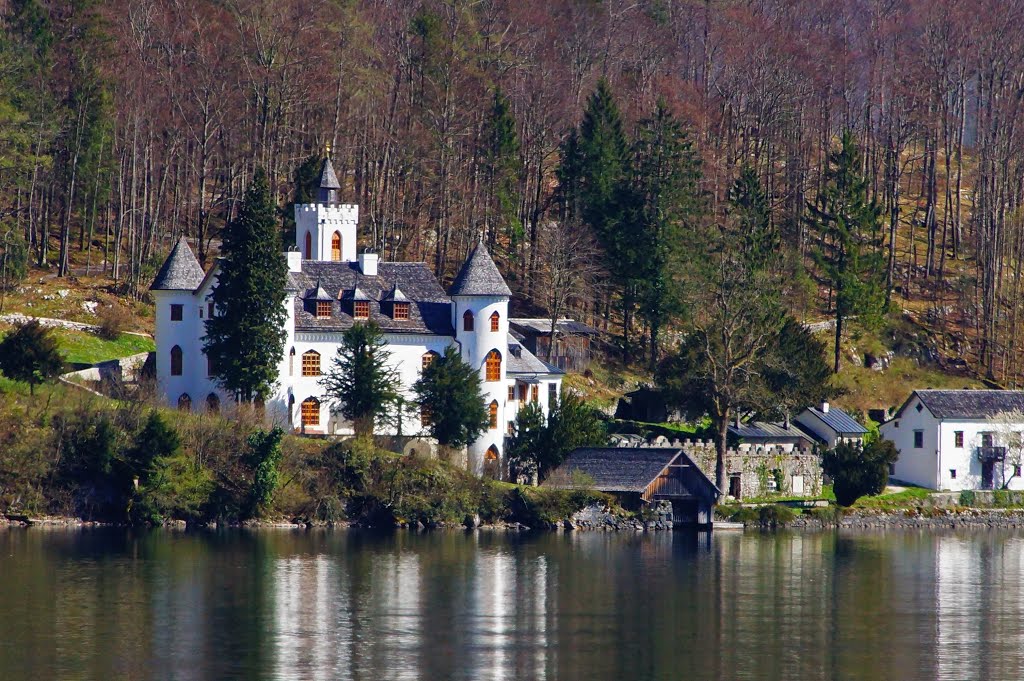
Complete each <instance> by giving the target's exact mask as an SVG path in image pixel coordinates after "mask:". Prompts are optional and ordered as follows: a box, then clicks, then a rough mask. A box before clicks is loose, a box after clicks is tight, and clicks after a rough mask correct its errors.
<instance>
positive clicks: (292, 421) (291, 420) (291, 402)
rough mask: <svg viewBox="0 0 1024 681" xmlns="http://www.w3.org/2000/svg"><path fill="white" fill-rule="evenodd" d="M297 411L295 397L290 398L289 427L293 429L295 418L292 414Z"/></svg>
mask: <svg viewBox="0 0 1024 681" xmlns="http://www.w3.org/2000/svg"><path fill="white" fill-rule="evenodd" d="M294 410H295V395H289V396H288V427H289V428H291V427H292V426H293V425H294V424H295V416H294V415H293V414H292V412H293V411H294Z"/></svg>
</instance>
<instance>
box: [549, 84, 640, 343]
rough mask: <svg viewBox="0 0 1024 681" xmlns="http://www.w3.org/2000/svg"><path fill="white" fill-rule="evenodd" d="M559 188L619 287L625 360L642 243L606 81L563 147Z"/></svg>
mask: <svg viewBox="0 0 1024 681" xmlns="http://www.w3.org/2000/svg"><path fill="white" fill-rule="evenodd" d="M562 153H563V156H562V165H561V168H560V169H559V173H558V175H559V181H560V182H561V183H563V185H564V186H563V188H562V189H561V190H560V191H561V193H562V195H563V202H564V205H565V206H566V207H567V208H568V211H567V212H568V214H569V219H573V218H578V219H579V220H581V221H582V222H583V223H584V224H586V225H587V226H589V227H590V229H591V230H593V233H594V235H595V236H596V237H597V240H598V242H599V243H600V244H601V246H602V248H603V249H604V255H605V263H606V267H607V268H608V272H609V273H610V274H611V277H612V281H613V284H614V287H615V288H616V289H617V290H618V292H619V295H620V298H621V305H622V315H623V351H624V354H625V355H626V358H627V359H628V358H629V355H630V352H631V347H630V341H631V337H632V324H633V315H634V311H635V308H636V303H637V297H638V291H637V280H636V270H637V263H638V261H639V260H640V258H641V257H642V256H641V252H642V247H641V244H640V240H639V239H638V233H637V230H636V229H635V227H634V225H633V223H632V221H631V220H629V219H628V210H627V208H628V206H629V197H630V186H629V181H630V149H629V143H628V142H627V140H626V135H625V133H624V132H623V130H622V116H621V114H620V113H619V109H618V106H617V105H616V104H615V98H614V97H613V96H612V92H611V88H610V86H609V85H608V82H607V81H605V80H603V79H602V80H601V81H599V82H598V84H597V89H596V90H595V91H594V93H593V94H592V95H591V96H590V99H589V100H588V101H587V108H586V110H585V111H584V114H583V120H582V121H581V122H580V126H579V130H578V131H577V132H576V133H574V134H571V135H570V136H569V138H568V139H567V140H566V142H565V143H564V144H563V148H562Z"/></svg>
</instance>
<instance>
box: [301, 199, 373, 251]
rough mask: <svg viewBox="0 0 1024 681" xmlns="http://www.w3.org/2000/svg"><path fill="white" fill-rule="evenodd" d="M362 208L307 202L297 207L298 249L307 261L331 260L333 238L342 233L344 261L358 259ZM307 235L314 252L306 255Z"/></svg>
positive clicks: (349, 205)
mask: <svg viewBox="0 0 1024 681" xmlns="http://www.w3.org/2000/svg"><path fill="white" fill-rule="evenodd" d="M358 224H359V206H355V205H351V204H340V203H333V204H326V203H307V204H300V205H296V206H295V246H296V247H297V248H298V249H299V252H300V253H301V254H302V257H303V259H305V260H331V237H332V236H334V233H335V232H338V233H339V234H341V260H342V261H343V262H353V261H355V259H356V228H357V226H358ZM306 234H310V235H311V244H310V245H311V246H312V249H311V250H312V253H309V254H307V253H306Z"/></svg>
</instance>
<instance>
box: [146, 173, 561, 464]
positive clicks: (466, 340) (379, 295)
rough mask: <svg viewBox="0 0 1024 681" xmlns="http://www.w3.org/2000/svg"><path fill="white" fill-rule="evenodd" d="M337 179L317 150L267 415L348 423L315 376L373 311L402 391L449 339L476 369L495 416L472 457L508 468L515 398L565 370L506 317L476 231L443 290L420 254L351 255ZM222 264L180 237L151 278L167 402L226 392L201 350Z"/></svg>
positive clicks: (305, 422)
mask: <svg viewBox="0 0 1024 681" xmlns="http://www.w3.org/2000/svg"><path fill="white" fill-rule="evenodd" d="M339 186H340V185H339V183H338V180H337V177H336V176H335V173H334V169H333V167H332V166H331V163H330V160H329V159H328V160H326V161H324V165H323V168H322V170H321V177H320V190H319V195H318V197H317V199H318V201H317V203H313V204H305V205H298V206H296V207H295V222H296V229H295V241H296V248H297V249H298V250H297V251H292V252H288V253H286V254H283V255H282V257H283V258H287V262H288V289H287V297H286V300H285V306H286V307H287V310H288V319H287V322H286V325H285V331H286V333H287V341H286V343H285V351H284V354H283V356H282V357H281V360H280V364H279V369H278V379H277V384H276V387H275V392H274V394H273V396H272V398H271V399H270V400H269V401H268V403H267V405H266V408H267V415H268V418H270V419H271V420H272V421H274V422H276V423H278V424H280V425H282V426H285V427H288V428H290V429H292V430H293V431H295V432H302V433H308V434H333V435H347V434H351V433H352V425H351V424H350V423H347V422H345V421H344V420H343V419H342V418H341V417H340V416H339V415H337V414H335V410H333V409H332V407H334V406H336V405H332V404H331V403H330V401H329V400H328V399H327V398H326V397H325V396H324V391H323V389H322V388H321V387H320V385H319V379H320V377H321V375H322V374H323V373H325V372H326V371H328V370H329V369H330V367H331V363H332V361H333V359H334V357H335V356H336V354H337V350H338V347H339V345H340V339H341V334H342V332H343V331H345V329H348V328H349V327H351V326H352V325H353V324H354V323H357V322H360V321H364V320H366V321H369V320H372V321H374V322H376V323H377V324H378V325H379V326H380V327H381V329H382V330H383V331H384V333H385V337H386V340H387V343H388V350H389V351H390V353H391V361H392V362H393V363H394V366H395V368H396V369H397V371H398V372H399V375H400V376H401V383H402V391H403V393H404V395H405V397H407V398H408V400H409V402H410V403H414V402H415V396H414V394H413V392H412V386H413V384H414V383H415V382H416V380H417V379H418V378H419V376H420V373H421V372H422V370H423V368H424V367H425V366H427V365H428V364H429V363H430V362H432V361H433V360H434V358H436V357H438V356H439V355H440V354H441V353H443V352H444V350H445V348H447V347H449V346H451V345H455V346H456V347H458V348H459V350H460V352H461V354H462V358H463V359H464V360H465V361H466V362H468V363H469V364H470V365H471V366H473V367H476V368H477V369H478V370H479V371H480V377H481V379H482V382H483V392H484V394H485V402H486V404H487V408H488V411H489V414H490V428H489V429H488V430H486V431H485V432H484V433H483V435H482V436H481V437H480V438H479V439H478V440H477V441H476V442H474V443H473V444H471V445H470V447H469V451H468V466H469V469H470V470H472V471H474V472H475V473H477V474H482V473H484V472H485V471H486V472H487V473H488V474H491V475H496V474H499V473H500V471H502V470H504V469H505V466H504V457H503V452H504V439H505V434H506V432H507V431H508V430H509V429H510V428H511V424H512V423H513V422H514V420H515V416H516V413H517V412H518V410H519V408H520V407H521V406H523V405H525V404H527V403H530V402H539V403H540V405H541V407H542V408H543V410H544V412H545V414H547V412H548V409H549V406H550V405H551V404H552V403H553V401H554V400H555V398H556V397H557V395H558V393H559V390H560V389H561V379H562V374H563V372H562V371H561V370H559V369H558V368H556V367H554V366H551V365H549V364H547V363H545V362H542V361H541V360H539V359H537V358H536V357H535V356H534V355H533V354H531V353H530V352H529V351H528V350H527V349H526V348H524V347H523V346H522V345H521V344H520V343H519V341H517V340H516V339H515V338H513V337H512V336H511V335H510V333H509V328H508V303H509V297H510V296H511V291H509V288H508V286H507V285H506V284H505V281H504V279H503V278H502V276H501V274H500V272H498V268H497V267H496V266H495V264H494V261H493V260H492V259H491V256H490V254H489V253H488V252H487V248H486V247H485V246H484V244H483V243H482V242H481V243H480V244H478V245H477V246H476V247H475V248H474V250H473V251H472V253H470V255H469V257H468V258H467V260H466V262H465V263H464V264H463V266H462V269H461V271H460V272H459V274H458V277H457V278H456V279H455V282H454V283H453V284H452V287H451V289H450V290H449V291H448V293H445V291H444V289H443V288H442V287H441V285H440V284H439V283H438V281H437V278H436V277H435V276H434V274H433V273H432V272H431V271H430V270H429V269H428V268H427V266H426V264H424V263H398V262H395V263H392V262H380V260H379V258H378V256H377V255H376V254H374V253H369V252H364V253H361V254H359V255H358V256H357V255H356V236H357V235H356V230H357V225H358V218H359V208H358V206H354V205H345V204H339V203H338V202H337V192H338V189H339ZM216 280H217V268H216V267H214V268H212V269H211V270H210V271H209V272H207V273H204V272H203V270H202V267H200V265H199V262H198V261H197V260H196V258H195V255H193V253H192V250H191V249H190V248H189V246H188V243H187V242H186V240H185V238H184V237H182V238H181V239H180V240H179V241H178V243H177V245H175V247H174V249H173V250H172V251H171V254H170V255H169V256H168V258H167V260H166V261H165V262H164V264H163V266H162V267H161V268H160V272H159V273H158V274H157V276H156V279H155V280H154V282H153V285H152V286H151V287H150V288H151V290H152V291H153V295H154V297H155V299H156V347H157V349H156V376H157V382H158V385H159V389H160V391H161V393H162V395H163V396H164V398H165V399H166V400H167V402H168V403H169V404H172V405H177V406H178V407H179V408H181V409H208V410H218V409H219V408H220V405H221V403H222V402H223V401H224V400H225V399H229V398H230V397H231V396H229V395H227V394H226V393H225V392H224V391H223V389H221V388H220V386H218V385H217V383H216V380H215V379H214V378H213V377H212V375H211V368H212V367H210V365H209V363H208V361H207V359H206V357H205V355H204V353H203V336H204V334H205V323H204V321H205V320H206V319H208V318H209V317H210V316H211V315H213V314H216V310H215V309H214V306H213V303H212V302H211V301H210V293H211V291H212V289H213V287H214V286H215V285H216ZM429 419H430V415H429V414H427V413H420V414H415V413H413V414H407V415H406V416H405V417H404V418H402V419H401V420H400V423H398V424H396V426H395V427H394V428H392V429H391V430H390V431H387V430H385V431H384V434H388V435H406V436H416V435H425V434H426V431H427V425H428V424H429Z"/></svg>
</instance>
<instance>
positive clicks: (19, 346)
mask: <svg viewBox="0 0 1024 681" xmlns="http://www.w3.org/2000/svg"><path fill="white" fill-rule="evenodd" d="M63 370H64V359H63V358H62V357H61V354H60V351H59V350H58V349H57V338H56V337H55V336H54V335H53V332H52V331H51V330H50V329H48V328H46V327H45V326H42V325H41V324H40V323H39V322H37V321H35V320H32V321H30V322H26V323H25V324H22V325H21V326H18V327H16V328H15V329H14V330H13V331H11V332H9V333H8V334H7V335H6V336H5V337H4V339H3V341H0V373H2V374H3V375H4V376H7V378H10V379H12V380H15V381H23V382H25V383H28V389H29V393H30V394H35V391H36V385H38V384H39V383H43V382H45V381H49V380H51V379H53V378H56V377H57V376H59V375H60V373H61V371H63Z"/></svg>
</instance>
